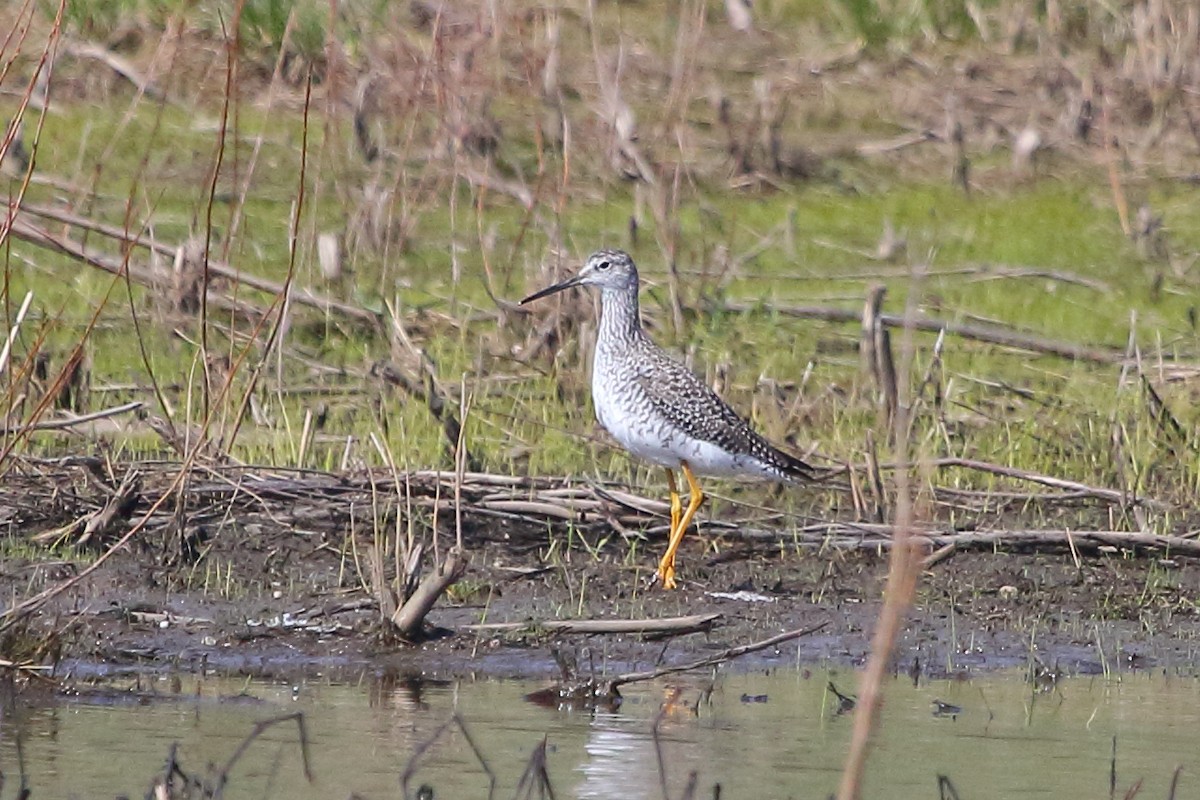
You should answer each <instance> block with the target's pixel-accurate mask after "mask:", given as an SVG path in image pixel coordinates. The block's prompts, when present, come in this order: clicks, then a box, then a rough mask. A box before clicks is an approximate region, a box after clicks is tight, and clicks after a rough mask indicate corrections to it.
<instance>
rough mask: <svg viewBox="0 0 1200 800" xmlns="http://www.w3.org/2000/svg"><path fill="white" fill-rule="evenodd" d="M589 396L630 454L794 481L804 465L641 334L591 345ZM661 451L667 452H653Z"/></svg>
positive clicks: (716, 471)
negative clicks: (620, 343) (618, 343)
mask: <svg viewBox="0 0 1200 800" xmlns="http://www.w3.org/2000/svg"><path fill="white" fill-rule="evenodd" d="M593 397H594V401H595V403H596V408H597V415H598V416H599V417H600V421H601V423H603V424H604V426H605V427H606V428H608V429H609V431H610V432H611V433H613V435H614V436H615V437H616V438H617V440H618V441H620V442H621V444H623V445H624V446H625V447H627V448H628V449H630V450H631V451H633V452H634V453H635V454H636V455H640V456H642V457H643V458H647V459H648V460H650V461H654V462H656V463H664V464H665V465H666V466H677V463H676V464H669V463H665V462H666V461H667V460H668V458H671V459H673V460H675V461H676V462H678V461H686V462H687V463H688V465H689V466H690V467H691V468H692V469H693V470H695V471H696V472H699V473H702V474H711V475H729V476H746V477H759V478H769V479H774V480H796V479H800V478H805V477H809V476H810V474H811V471H812V470H811V468H810V467H809V465H808V464H806V463H804V462H803V461H801V460H800V459H798V458H795V457H794V456H791V455H789V454H787V453H784V452H783V451H781V450H779V449H778V448H776V447H774V446H773V445H772V444H771V443H770V442H768V441H767V440H766V439H764V438H763V437H762V436H760V435H759V434H758V433H756V432H755V431H754V430H753V429H752V428H751V427H750V425H749V423H747V422H746V421H745V420H744V419H742V417H740V416H739V415H738V414H737V412H735V411H734V410H733V409H732V408H730V407H729V405H728V404H727V403H725V401H724V400H722V399H721V398H720V397H719V396H718V395H717V393H716V392H714V391H713V390H712V389H711V388H710V387H708V386H706V385H705V384H704V382H703V381H701V380H700V379H699V378H697V377H696V376H695V375H694V374H693V373H692V372H691V371H690V370H689V369H687V367H685V366H684V365H683V364H681V363H679V362H678V361H676V360H675V359H673V358H671V357H670V356H669V355H668V354H667V353H666V352H664V351H663V350H662V349H661V348H660V347H658V345H656V344H654V342H652V341H650V339H649V338H647V337H645V336H644V335H643V336H638V337H636V339H635V341H633V342H629V343H627V344H626V346H625V347H623V348H620V349H616V348H607V349H606V348H604V347H603V345H602V344H598V348H597V353H596V365H595V374H594V376H593ZM656 454H658V455H659V456H662V455H663V454H666V456H667V457H658V458H656V457H655V455H656Z"/></svg>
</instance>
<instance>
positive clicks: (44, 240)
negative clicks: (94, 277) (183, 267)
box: [0, 214, 266, 317]
mask: <svg viewBox="0 0 1200 800" xmlns="http://www.w3.org/2000/svg"><path fill="white" fill-rule="evenodd" d="M0 233H2V231H0ZM10 233H11V234H12V235H13V236H15V237H16V238H18V239H20V240H22V241H25V242H29V243H30V244H33V245H37V246H39V247H45V248H48V249H50V250H54V251H57V252H59V253H62V254H63V255H67V256H70V257H71V258H74V259H77V260H79V261H82V262H83V263H84V264H87V265H88V266H90V267H96V268H97V269H102V270H104V271H105V272H108V273H110V274H112V275H124V274H126V272H128V275H129V279H130V280H131V281H133V282H134V283H137V284H140V285H142V286H148V287H151V288H153V287H155V286H156V285H157V284H158V283H159V279H158V277H157V276H156V275H155V273H154V271H153V270H150V269H146V268H144V267H138V266H136V265H134V264H132V263H128V260H127V259H121V258H113V257H110V256H106V255H102V254H100V253H93V252H91V251H89V250H88V249H87V248H86V247H84V246H83V245H81V244H79V243H77V242H75V241H73V240H71V239H68V238H66V237H64V236H56V235H55V234H53V233H51V232H50V231H48V230H46V229H45V228H42V227H39V226H37V225H35V224H33V223H32V222H30V221H29V220H27V219H24V218H23V217H22V216H21V215H20V214H18V215H17V216H14V217H13V218H12V225H11V228H10ZM0 238H3V237H2V236H0ZM208 300H209V302H210V303H212V304H213V305H214V306H217V307H219V308H221V309H224V310H233V311H236V312H237V313H239V314H244V315H246V316H248V317H261V316H262V315H263V314H264V313H266V312H265V310H264V309H261V308H258V307H257V306H255V305H253V304H251V303H249V302H246V301H245V300H239V299H236V298H232V297H227V296H224V295H222V294H220V293H218V292H214V291H211V290H210V291H209V292H208Z"/></svg>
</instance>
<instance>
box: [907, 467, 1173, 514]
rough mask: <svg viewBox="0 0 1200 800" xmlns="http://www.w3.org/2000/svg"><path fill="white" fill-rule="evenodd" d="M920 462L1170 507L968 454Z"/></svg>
mask: <svg viewBox="0 0 1200 800" xmlns="http://www.w3.org/2000/svg"><path fill="white" fill-rule="evenodd" d="M921 465H922V466H928V467H938V468H942V467H960V468H962V469H973V470H976V471H978V472H987V473H989V474H992V475H999V476H1001V477H1004V478H1016V479H1017V480H1022V481H1029V482H1030V483H1040V484H1041V485H1042V486H1049V487H1051V488H1054V489H1065V490H1067V491H1071V492H1082V493H1084V494H1086V495H1089V496H1091V497H1096V498H1099V499H1101V500H1107V501H1108V502H1110V503H1117V504H1119V505H1143V506H1148V507H1150V508H1153V509H1156V510H1159V511H1163V510H1166V509H1169V508H1170V506H1169V505H1168V504H1166V503H1163V502H1160V501H1158V500H1153V499H1150V498H1146V497H1136V496H1134V495H1131V494H1129V493H1128V492H1123V491H1119V490H1117V489H1105V488H1102V487H1098V486H1088V485H1087V484H1085V483H1079V482H1077V481H1071V480H1067V479H1066V478H1056V477H1054V476H1053V475H1042V474H1041V473H1038V472H1029V471H1027V470H1023V469H1017V468H1015V467H1006V466H1003V465H1001V464H992V463H990V462H988V461H976V460H974V459H971V458H955V457H951V458H934V459H929V460H928V461H923V462H922V464H921Z"/></svg>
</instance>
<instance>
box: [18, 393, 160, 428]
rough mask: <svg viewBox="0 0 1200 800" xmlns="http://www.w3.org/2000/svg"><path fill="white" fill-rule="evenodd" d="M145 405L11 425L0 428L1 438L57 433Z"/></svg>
mask: <svg viewBox="0 0 1200 800" xmlns="http://www.w3.org/2000/svg"><path fill="white" fill-rule="evenodd" d="M144 405H145V403H143V402H141V401H140V400H135V401H134V402H132V403H125V404H124V405H120V406H114V407H112V408H106V409H103V410H101V411H93V412H92V413H90V414H81V415H79V416H77V417H71V418H70V419H51V420H43V421H41V422H35V423H33V424H32V425H10V426H8V427H2V428H0V436H5V435H8V434H10V433H16V432H17V431H57V430H62V429H64V428H74V427H75V426H77V425H86V424H87V423H89V422H95V421H96V420H98V419H107V418H108V417H115V416H118V415H120V414H128V413H129V412H130V411H137V410H138V409H139V408H141V407H142V406H144Z"/></svg>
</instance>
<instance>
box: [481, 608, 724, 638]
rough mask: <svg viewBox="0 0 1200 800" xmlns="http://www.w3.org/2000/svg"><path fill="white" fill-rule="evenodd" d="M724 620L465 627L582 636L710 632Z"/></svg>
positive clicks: (533, 622)
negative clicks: (543, 631)
mask: <svg viewBox="0 0 1200 800" xmlns="http://www.w3.org/2000/svg"><path fill="white" fill-rule="evenodd" d="M720 618H721V614H718V613H711V614H692V615H691V616H687V617H667V618H665V619H547V620H529V621H527V622H485V623H480V624H477V625H464V626H463V627H464V628H465V629H467V630H470V631H479V632H486V631H496V632H507V631H522V630H529V629H538V628H540V629H542V630H547V631H553V632H555V633H582V634H605V633H611V634H647V633H655V634H662V633H676V634H678V633H695V632H696V631H703V630H707V629H708V628H711V627H712V624H713V623H714V622H716V621H717V620H718V619H720Z"/></svg>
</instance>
